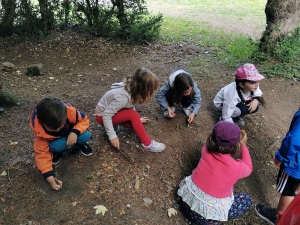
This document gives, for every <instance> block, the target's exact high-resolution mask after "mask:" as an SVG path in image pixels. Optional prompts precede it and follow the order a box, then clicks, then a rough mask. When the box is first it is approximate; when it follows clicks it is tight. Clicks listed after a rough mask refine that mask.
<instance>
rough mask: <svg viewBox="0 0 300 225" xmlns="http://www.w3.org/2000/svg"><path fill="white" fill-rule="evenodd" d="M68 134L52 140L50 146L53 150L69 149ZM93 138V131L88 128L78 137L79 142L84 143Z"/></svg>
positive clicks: (57, 151) (58, 151)
mask: <svg viewBox="0 0 300 225" xmlns="http://www.w3.org/2000/svg"><path fill="white" fill-rule="evenodd" d="M67 138H68V136H62V137H60V138H58V139H55V140H53V141H50V143H49V147H50V150H51V151H52V152H56V153H60V152H63V151H65V150H66V149H67ZM90 138H91V133H90V132H89V131H88V130H87V131H85V132H84V133H82V134H81V135H79V137H78V138H77V143H78V144H80V145H82V144H85V143H86V142H88V141H89V140H90Z"/></svg>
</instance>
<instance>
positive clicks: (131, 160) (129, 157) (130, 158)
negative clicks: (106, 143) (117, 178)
mask: <svg viewBox="0 0 300 225" xmlns="http://www.w3.org/2000/svg"><path fill="white" fill-rule="evenodd" d="M116 149H117V148H116ZM117 151H118V152H120V153H123V154H124V155H125V156H126V158H127V159H129V160H130V162H131V163H134V159H133V158H132V157H131V156H130V155H128V154H127V152H125V151H124V150H123V149H122V148H120V149H117Z"/></svg>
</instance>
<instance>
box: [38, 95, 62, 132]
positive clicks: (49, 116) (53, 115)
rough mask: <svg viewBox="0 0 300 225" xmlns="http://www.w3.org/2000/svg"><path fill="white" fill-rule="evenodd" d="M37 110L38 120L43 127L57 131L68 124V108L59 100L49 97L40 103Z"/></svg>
mask: <svg viewBox="0 0 300 225" xmlns="http://www.w3.org/2000/svg"><path fill="white" fill-rule="evenodd" d="M36 108H37V118H38V120H39V122H40V123H41V124H42V125H46V126H47V127H49V128H51V129H57V128H59V127H60V126H62V125H63V124H64V123H65V122H66V119H67V110H66V106H65V104H64V102H63V101H62V100H61V99H59V98H56V97H53V96H47V97H45V98H43V99H42V100H41V101H40V102H39V103H38V105H37V107H36Z"/></svg>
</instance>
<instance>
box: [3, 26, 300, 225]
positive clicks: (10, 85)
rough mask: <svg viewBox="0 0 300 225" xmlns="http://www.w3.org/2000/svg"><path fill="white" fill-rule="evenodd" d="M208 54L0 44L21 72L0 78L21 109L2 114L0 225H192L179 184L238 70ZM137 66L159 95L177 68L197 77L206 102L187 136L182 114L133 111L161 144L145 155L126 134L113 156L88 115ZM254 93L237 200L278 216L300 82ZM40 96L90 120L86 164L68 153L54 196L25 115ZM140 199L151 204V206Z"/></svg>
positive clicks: (83, 40)
mask: <svg viewBox="0 0 300 225" xmlns="http://www.w3.org/2000/svg"><path fill="white" fill-rule="evenodd" d="M208 48H209V47H205V48H203V47H199V46H198V45H195V44H191V43H187V42H183V43H180V44H179V43H173V44H162V43H159V42H157V43H153V44H150V45H147V46H126V45H121V44H118V43H113V42H109V41H106V40H104V39H101V38H93V37H91V36H89V35H87V34H84V33H76V32H74V31H71V30H69V31H57V32H55V33H53V34H52V35H50V36H49V37H47V39H44V40H40V41H36V40H35V41H33V40H31V39H28V40H22V41H21V40H20V38H18V37H11V38H7V39H0V59H1V63H2V62H5V61H9V62H11V63H13V64H15V66H16V67H17V70H18V71H17V72H13V73H7V72H4V71H0V83H1V84H2V89H3V90H6V91H10V92H12V93H15V94H16V95H17V96H19V97H20V98H21V99H22V104H21V105H20V106H16V107H12V108H6V109H5V111H4V113H2V114H1V115H0V127H1V129H0V174H2V175H1V176H0V224H3V225H11V224H27V223H28V221H32V222H33V224H35V225H37V224H109V225H119V224H120V225H121V224H122V225H124V224H126V225H135V224H137V225H143V224H145V225H156V224H164V225H185V224H188V222H187V221H186V219H185V218H184V217H183V215H182V214H181V213H180V211H179V210H178V205H177V199H178V198H177V196H176V192H177V190H178V185H179V183H180V181H181V180H182V179H183V178H184V177H185V176H187V175H190V174H191V172H192V170H193V169H194V168H195V167H196V165H197V163H198V161H199V158H200V148H201V146H202V145H203V143H205V140H206V138H207V136H208V135H209V133H210V132H211V130H212V128H213V126H214V124H215V123H216V122H217V118H218V114H217V113H216V111H215V110H214V108H213V103H212V100H213V98H214V96H215V94H216V93H217V92H218V91H219V89H220V88H222V87H223V86H225V85H226V84H228V83H230V82H232V81H234V72H235V71H234V70H232V69H229V68H227V67H225V66H224V65H222V64H221V63H219V62H218V60H217V58H215V57H214V56H213V55H210V54H206V53H205V52H207V51H209V49H208ZM193 58H197V59H198V60H200V61H201V62H202V64H201V65H202V66H201V67H200V69H197V70H196V69H195V68H192V64H191V59H193ZM33 63H43V64H44V65H45V72H44V74H43V75H42V76H38V77H30V76H27V75H26V74H25V72H26V69H25V68H26V66H28V65H29V64H33ZM141 66H145V67H147V68H149V69H150V70H151V71H152V72H154V73H155V74H156V75H157V76H158V77H159V79H160V85H161V86H162V85H163V84H164V82H165V81H166V80H167V77H168V75H169V73H170V72H171V71H172V70H174V69H175V68H177V67H185V68H187V69H188V70H190V71H194V72H193V74H192V75H193V77H194V79H195V81H196V82H197V83H198V86H199V88H200V90H201V94H202V106H201V109H200V112H199V115H198V116H197V117H196V119H195V121H194V122H193V123H192V124H191V125H190V126H189V127H187V124H186V117H185V115H184V114H183V113H181V112H180V110H179V109H178V110H177V116H176V117H175V118H174V119H172V120H168V119H166V118H164V117H163V115H162V113H161V112H160V109H159V105H158V103H157V102H156V100H155V98H154V99H153V100H152V102H151V103H150V104H149V105H139V106H137V110H138V111H139V113H140V115H141V116H147V117H149V118H150V119H151V122H149V123H147V124H145V128H146V131H147V133H148V134H149V136H150V137H151V138H153V139H155V140H157V141H160V142H164V143H165V144H166V146H167V147H166V150H165V151H164V152H162V153H150V152H148V151H145V150H143V149H142V148H141V145H140V143H139V141H138V139H137V137H136V135H135V134H134V133H133V132H131V131H130V130H126V129H125V130H121V131H120V132H119V133H118V135H119V137H120V140H121V151H120V152H118V151H116V150H115V149H114V148H112V147H111V145H110V144H109V141H108V139H107V137H106V135H105V132H104V131H103V130H102V129H100V128H99V126H98V124H97V122H96V120H95V116H94V109H95V106H96V104H97V102H98V101H99V99H100V98H101V96H102V95H103V94H104V93H105V92H106V91H108V90H109V89H110V86H111V84H112V83H114V82H120V81H122V79H123V78H124V77H125V76H126V75H128V74H132V73H134V72H135V70H136V69H137V68H139V67H141ZM261 69H262V68H259V67H258V70H259V71H260V70H261ZM260 87H261V89H262V91H263V93H264V97H265V100H266V102H267V106H266V107H265V108H264V107H261V108H260V110H259V112H258V113H257V114H253V115H251V116H248V117H246V118H245V121H246V125H245V126H243V129H244V130H245V131H246V132H247V134H248V139H249V150H250V153H251V156H252V160H253V165H254V167H253V172H252V174H251V175H250V176H249V177H248V178H245V179H242V180H240V181H239V182H238V183H237V184H236V186H235V192H248V193H249V194H250V195H251V197H252V199H253V202H254V203H257V202H260V203H263V204H266V205H269V206H272V207H275V206H276V204H277V201H278V198H279V194H278V193H277V191H276V190H275V186H274V185H275V183H276V175H277V171H278V169H277V168H276V166H275V165H274V163H273V161H272V159H273V156H274V153H275V151H276V150H277V148H278V147H279V145H280V141H281V139H282V137H284V135H285V133H286V131H287V130H288V127H289V124H290V121H291V119H292V116H293V115H294V113H295V112H296V111H297V109H298V108H299V99H300V98H299V94H300V89H299V81H297V80H285V79H283V78H269V79H268V78H267V79H265V80H263V81H262V82H261V84H260ZM46 95H54V96H57V97H59V98H62V99H64V100H65V101H67V102H69V103H70V104H72V105H74V106H75V107H76V108H78V109H81V110H82V111H84V112H86V114H87V115H88V116H89V117H90V119H91V126H90V130H91V132H92V135H93V138H92V140H91V144H90V145H91V146H92V148H93V150H94V154H93V155H92V156H90V157H85V156H83V155H81V154H80V153H78V152H77V153H76V152H75V153H69V154H65V155H64V157H63V158H62V160H61V162H60V163H59V164H58V165H57V166H56V167H55V172H56V175H57V177H58V178H59V179H60V180H62V181H63V188H62V190H60V191H58V192H56V191H53V190H51V188H50V187H49V185H48V183H47V182H46V181H45V180H44V178H43V177H42V175H41V174H40V172H39V171H38V170H37V168H36V165H35V161H34V156H33V134H32V132H31V130H30V128H29V115H30V113H31V110H32V109H33V108H34V107H35V105H36V104H37V103H38V101H39V100H40V99H41V98H42V97H43V96H46ZM124 152H126V153H124ZM128 155H129V156H130V158H132V159H133V161H134V162H133V161H132V160H130V158H129V157H128ZM4 171H5V172H6V175H4V174H5V173H2V172H4ZM229 176H230V175H229ZM144 198H150V199H151V200H152V204H147V203H145V202H144V200H143V199H144ZM96 205H104V206H105V207H106V208H107V210H108V211H107V212H106V213H105V215H104V216H103V215H102V214H98V215H95V209H94V208H93V207H94V206H96ZM172 207H173V208H175V209H177V210H178V215H177V216H172V217H168V213H167V210H168V209H169V208H172ZM225 224H236V225H240V224H248V225H250V224H251V225H258V224H265V223H264V222H263V221H262V220H261V219H260V218H259V217H258V216H257V215H256V214H255V210H254V208H253V207H252V208H251V209H250V211H249V212H248V213H247V214H246V215H245V216H243V217H241V218H239V219H236V220H233V221H230V222H227V223H225Z"/></svg>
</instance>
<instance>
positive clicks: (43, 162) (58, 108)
mask: <svg viewBox="0 0 300 225" xmlns="http://www.w3.org/2000/svg"><path fill="white" fill-rule="evenodd" d="M89 123H90V120H89V118H88V117H87V116H86V115H85V114H84V113H83V112H81V111H79V110H77V109H76V108H74V107H73V106H71V105H70V104H68V103H66V102H63V101H62V100H60V99H58V98H56V97H52V96H49V97H45V98H43V99H42V100H41V101H40V102H39V103H38V105H37V106H36V107H35V108H34V109H33V111H32V113H31V116H30V127H31V129H32V132H33V133H34V136H35V139H34V155H35V161H36V165H37V167H38V169H39V170H40V171H41V173H42V174H43V176H44V178H45V179H46V180H47V181H48V182H49V184H50V186H51V188H52V189H53V190H56V191H58V190H60V189H61V188H62V182H61V181H60V180H57V179H55V177H54V171H53V166H52V165H56V164H57V163H58V162H59V159H60V158H61V156H62V153H63V151H65V150H66V149H67V148H68V147H70V146H72V145H74V144H76V145H77V146H78V147H79V148H80V150H81V153H82V154H83V155H85V156H90V155H92V149H91V147H90V146H89V145H88V144H87V141H88V140H89V139H90V137H91V134H90V132H89V131H88V127H89Z"/></svg>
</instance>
